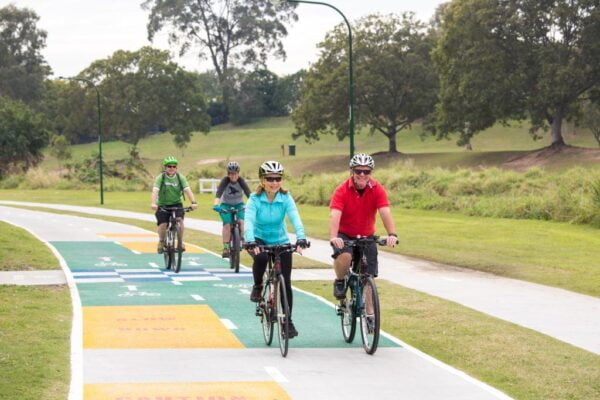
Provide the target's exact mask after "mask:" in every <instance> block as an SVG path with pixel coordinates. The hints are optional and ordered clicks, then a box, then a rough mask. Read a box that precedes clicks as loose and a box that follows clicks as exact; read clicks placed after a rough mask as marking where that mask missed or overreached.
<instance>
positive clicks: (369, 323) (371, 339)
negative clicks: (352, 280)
mask: <svg viewBox="0 0 600 400" xmlns="http://www.w3.org/2000/svg"><path fill="white" fill-rule="evenodd" d="M362 285H363V288H362V299H363V301H362V305H363V307H362V310H361V313H360V331H361V336H362V342H363V348H364V349H365V351H366V352H367V354H374V353H375V351H376V350H377V345H378V344H379V327H380V319H379V295H378V294H377V286H375V280H374V279H373V278H372V277H370V276H368V277H366V278H364V280H363V282H362ZM369 303H370V304H372V313H368V312H367V311H368V304H369Z"/></svg>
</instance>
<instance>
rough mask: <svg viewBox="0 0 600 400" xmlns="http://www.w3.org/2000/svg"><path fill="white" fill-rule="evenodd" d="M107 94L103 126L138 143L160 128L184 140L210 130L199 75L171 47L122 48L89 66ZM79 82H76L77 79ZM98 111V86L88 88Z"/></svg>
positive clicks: (85, 73) (92, 77)
mask: <svg viewBox="0 0 600 400" xmlns="http://www.w3.org/2000/svg"><path fill="white" fill-rule="evenodd" d="M80 77H82V78H85V79H88V80H90V81H92V82H94V83H95V84H96V86H97V87H98V89H99V90H100V93H101V95H102V98H103V99H104V101H102V116H103V126H104V128H103V131H104V132H105V134H106V137H107V138H111V137H114V138H118V139H121V140H123V141H125V142H128V143H131V144H133V145H134V146H135V145H137V143H138V142H139V140H140V139H142V138H143V137H145V136H147V135H149V134H150V133H152V132H157V131H167V130H168V131H169V132H170V133H171V134H173V135H175V136H176V139H175V140H176V143H177V144H178V145H179V146H181V144H182V143H187V142H188V141H189V140H190V137H191V136H190V135H191V133H192V132H193V131H203V132H208V129H209V127H210V119H209V117H208V114H207V113H206V108H207V107H206V103H205V101H204V97H203V95H202V91H201V83H200V80H199V78H198V75H197V74H195V73H191V72H187V71H185V70H183V69H181V68H180V67H179V66H178V65H177V64H176V63H174V62H172V61H171V60H170V56H169V53H168V52H167V51H161V50H157V49H153V48H151V47H143V48H141V49H140V50H138V51H134V52H131V51H124V50H119V51H116V52H115V53H114V54H113V55H112V56H111V57H109V58H107V59H104V60H98V61H95V62H94V63H92V65H90V66H89V67H88V68H86V69H85V70H83V71H82V72H81V74H80ZM73 84H75V83H73ZM87 93H88V96H89V98H90V99H94V101H89V100H88V104H89V105H90V106H92V104H93V108H92V110H93V111H94V112H95V110H96V106H95V92H93V91H90V90H88V91H87Z"/></svg>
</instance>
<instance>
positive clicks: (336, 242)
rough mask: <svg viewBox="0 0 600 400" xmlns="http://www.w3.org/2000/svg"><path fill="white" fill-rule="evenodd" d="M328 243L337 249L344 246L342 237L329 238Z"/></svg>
mask: <svg viewBox="0 0 600 400" xmlns="http://www.w3.org/2000/svg"><path fill="white" fill-rule="evenodd" d="M329 243H331V245H332V246H334V247H336V248H338V249H342V248H344V239H342V238H340V237H334V238H331V239H329Z"/></svg>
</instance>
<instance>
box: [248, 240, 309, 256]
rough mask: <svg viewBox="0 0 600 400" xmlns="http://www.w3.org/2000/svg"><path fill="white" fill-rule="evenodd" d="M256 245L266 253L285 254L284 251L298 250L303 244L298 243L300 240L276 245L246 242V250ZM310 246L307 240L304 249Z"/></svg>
mask: <svg viewBox="0 0 600 400" xmlns="http://www.w3.org/2000/svg"><path fill="white" fill-rule="evenodd" d="M255 247H258V248H259V249H260V251H264V252H265V253H274V254H275V253H279V254H284V253H293V252H295V251H296V248H298V247H301V246H299V245H298V242H296V243H295V244H291V243H286V244H274V245H265V244H252V243H246V244H244V248H245V249H246V250H252V249H253V248H255ZM309 247H310V242H309V241H306V247H303V249H307V248H309Z"/></svg>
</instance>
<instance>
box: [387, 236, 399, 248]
mask: <svg viewBox="0 0 600 400" xmlns="http://www.w3.org/2000/svg"><path fill="white" fill-rule="evenodd" d="M386 242H387V243H386V246H387V247H394V246H396V245H397V244H398V243H400V241H399V240H398V237H397V236H396V235H388V237H387V240H386Z"/></svg>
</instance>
